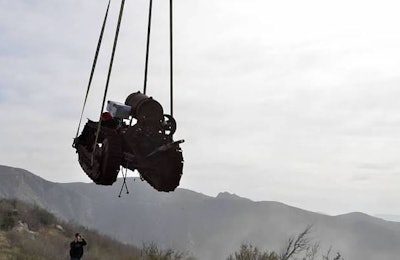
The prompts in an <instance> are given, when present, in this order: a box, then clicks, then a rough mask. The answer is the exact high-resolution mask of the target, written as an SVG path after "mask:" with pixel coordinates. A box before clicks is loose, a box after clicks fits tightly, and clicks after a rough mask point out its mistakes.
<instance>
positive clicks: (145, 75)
mask: <svg viewBox="0 0 400 260" xmlns="http://www.w3.org/2000/svg"><path fill="white" fill-rule="evenodd" d="M152 9H153V0H150V2H149V20H148V23H147V43H146V60H145V66H144V84H143V94H144V95H146V87H147V72H148V66H149V49H150V32H151V13H152Z"/></svg>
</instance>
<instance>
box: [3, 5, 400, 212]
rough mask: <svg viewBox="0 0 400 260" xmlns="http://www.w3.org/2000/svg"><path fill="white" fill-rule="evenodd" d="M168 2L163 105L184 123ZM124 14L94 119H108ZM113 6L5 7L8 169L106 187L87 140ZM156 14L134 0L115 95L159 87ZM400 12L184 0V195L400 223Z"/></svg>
mask: <svg viewBox="0 0 400 260" xmlns="http://www.w3.org/2000/svg"><path fill="white" fill-rule="evenodd" d="M167 3H168V1H166V0H163V1H160V0H158V1H154V11H153V18H154V20H153V28H152V33H153V34H152V42H151V51H150V68H149V81H148V94H149V95H151V96H153V97H154V98H155V99H156V100H158V101H160V103H161V104H162V105H163V106H164V108H165V110H166V112H169V103H168V100H169V96H168V90H169V85H168V84H169V82H168V62H169V61H168V27H167V26H168V6H167ZM119 4H120V1H115V0H114V1H112V6H111V10H110V19H109V23H108V24H107V31H106V34H105V36H104V45H103V48H102V50H101V54H100V61H99V64H98V69H97V70H96V74H95V79H94V82H93V85H92V91H91V93H90V96H89V102H88V105H87V109H86V111H85V114H84V119H86V118H91V119H96V118H97V117H98V114H99V112H100V108H101V97H102V94H103V90H104V86H105V81H106V76H107V69H108V68H107V63H108V62H109V58H110V51H111V45H112V41H113V34H114V30H115V24H116V16H117V14H118V8H119ZM106 5H107V1H106V0H85V1H82V0H63V1H61V0H40V1H33V0H12V1H11V0H0V114H1V118H2V124H1V126H0V164H4V165H8V166H14V167H21V168H24V169H27V170H29V171H31V172H33V173H35V174H37V175H39V176H41V177H43V178H45V179H47V180H50V181H55V182H90V180H89V178H88V177H87V176H86V175H85V173H84V172H83V171H82V170H81V169H80V167H79V164H78V161H77V155H76V154H75V150H74V149H73V148H72V147H71V144H72V139H73V137H74V136H75V132H76V130H77V126H78V121H79V115H80V110H81V108H82V102H83V98H84V94H85V90H86V86H87V82H88V78H89V72H90V67H91V63H92V60H93V56H94V52H95V47H96V44H97V39H98V35H99V32H100V27H101V23H102V19H103V15H104V12H105V8H106ZM147 5H148V1H147V0H146V1H145V0H135V1H134V0H127V1H126V5H125V12H124V17H123V20H122V25H121V26H122V27H121V31H120V39H119V43H118V47H117V53H116V57H115V63H114V68H113V73H112V77H111V81H110V90H109V93H108V96H107V99H111V100H115V101H120V102H123V101H124V100H125V97H126V96H127V95H129V94H130V93H132V92H136V91H138V90H142V88H143V68H144V57H145V36H146V30H147V28H146V19H147V9H148V6H147ZM399 7H400V4H398V3H397V1H386V0H383V1H368V0H367V1H365V0H364V1H356V0H346V1H344V0H343V1H342V0H337V1H320V0H319V1H317V0H315V1H311V0H304V1H296V0H284V1H265V0H251V1H243V0H241V1H238V0H175V1H174V15H175V17H174V32H175V35H174V36H175V38H174V42H175V46H174V47H175V49H174V52H175V57H174V59H175V68H174V69H175V97H174V117H175V118H176V120H177V122H178V131H177V133H176V134H175V139H185V141H186V142H185V143H184V144H183V145H182V148H183V152H184V158H185V165H184V175H183V176H182V180H181V185H180V187H183V188H188V189H192V190H195V191H198V192H201V193H204V194H207V195H212V196H215V195H216V194H218V193H219V192H222V191H228V192H231V193H236V194H238V195H239V196H243V197H247V198H250V199H253V200H274V201H280V202H283V203H286V204H289V205H292V206H296V207H300V208H303V209H307V210H311V211H317V212H324V213H327V214H341V213H347V212H352V211H362V212H365V213H368V214H372V215H374V214H379V213H386V214H400V208H399V206H398V205H399V204H400V102H399V98H400V85H399V83H400V33H399V28H398V25H399V24H400V16H399V15H398V10H399ZM130 176H137V175H136V174H135V173H132V172H131V173H130ZM130 185H133V189H134V184H132V183H131V184H130ZM155 192H156V191H155Z"/></svg>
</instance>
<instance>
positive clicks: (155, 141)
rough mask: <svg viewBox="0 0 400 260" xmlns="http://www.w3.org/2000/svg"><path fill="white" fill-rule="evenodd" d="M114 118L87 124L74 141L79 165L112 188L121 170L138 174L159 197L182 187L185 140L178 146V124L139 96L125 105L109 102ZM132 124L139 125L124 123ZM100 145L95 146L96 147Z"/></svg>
mask: <svg viewBox="0 0 400 260" xmlns="http://www.w3.org/2000/svg"><path fill="white" fill-rule="evenodd" d="M107 110H108V111H109V114H110V115H111V117H108V118H104V119H103V118H102V119H101V120H100V127H99V131H96V129H97V128H98V124H99V123H98V122H93V121H90V120H89V121H88V122H87V123H86V125H85V127H84V129H83V131H82V133H81V135H79V136H78V137H77V138H75V141H74V147H75V149H76V151H77V153H78V160H79V164H80V165H81V167H82V169H83V170H84V171H85V173H86V174H87V175H88V176H89V177H90V178H91V179H92V180H93V181H94V182H95V183H96V184H100V185H112V184H113V183H114V182H115V181H116V179H117V176H118V173H119V170H120V167H121V166H122V167H125V168H128V169H130V170H132V171H134V170H137V171H138V172H139V174H140V176H141V177H142V178H143V179H144V180H146V181H147V182H148V183H149V184H150V185H151V186H152V187H154V188H155V189H156V190H158V191H165V192H169V191H173V190H175V189H176V187H178V186H179V182H180V179H181V176H182V169H183V156H182V150H181V148H180V146H179V144H180V143H182V142H183V140H179V141H174V140H173V134H174V133H175V131H176V122H175V119H174V118H173V117H172V116H170V115H166V114H164V112H163V108H162V106H161V105H160V103H158V102H157V101H156V100H154V99H153V98H151V97H148V96H146V95H144V94H142V93H140V92H136V93H132V94H131V95H129V96H128V97H127V98H126V100H125V104H121V103H117V102H112V101H109V104H108V106H107ZM129 119H130V121H133V119H136V123H135V124H131V123H130V122H129V123H128V124H127V123H126V121H128V120H129ZM97 133H98V136H97V138H96V134H97ZM96 140H97V141H96Z"/></svg>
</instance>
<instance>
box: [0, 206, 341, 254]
mask: <svg viewBox="0 0 400 260" xmlns="http://www.w3.org/2000/svg"><path fill="white" fill-rule="evenodd" d="M310 231H311V227H310V226H309V227H307V228H306V229H305V230H304V231H303V232H301V233H299V234H298V235H296V236H293V237H290V238H289V239H288V240H287V242H286V244H285V245H284V246H283V247H282V250H281V251H280V252H274V251H261V250H259V249H258V248H257V247H255V246H253V245H251V244H242V245H241V246H240V248H239V249H238V251H236V252H234V253H233V254H231V255H229V256H228V258H227V260H344V259H343V258H342V256H341V255H340V254H339V253H336V255H331V250H329V251H328V252H327V253H325V254H322V253H320V252H319V251H320V250H319V249H320V248H319V243H313V242H312V240H311V239H310V236H309V234H310ZM76 232H79V233H81V234H83V236H84V237H85V239H86V240H87V242H88V245H87V246H86V247H85V253H84V258H85V259H86V260H102V259H117V260H194V259H195V258H194V257H191V256H188V254H186V253H183V252H179V251H176V250H173V249H166V250H162V249H160V248H159V247H158V246H157V245H156V244H155V243H144V244H143V245H142V248H141V249H139V248H137V247H135V246H132V245H126V244H122V243H120V242H118V241H116V240H114V239H111V238H109V237H107V236H104V235H101V234H99V233H98V232H96V231H92V230H89V229H87V228H84V227H81V226H78V225H76V224H72V223H66V222H63V221H60V220H58V219H57V218H56V217H55V216H54V215H53V214H51V213H49V212H48V211H46V210H44V209H42V208H40V207H38V206H34V205H30V204H26V203H24V202H21V201H17V200H6V199H0V259H1V260H3V259H5V260H8V259H10V260H19V259H21V260H39V259H69V243H70V242H71V241H72V239H73V236H74V234H75V233H76Z"/></svg>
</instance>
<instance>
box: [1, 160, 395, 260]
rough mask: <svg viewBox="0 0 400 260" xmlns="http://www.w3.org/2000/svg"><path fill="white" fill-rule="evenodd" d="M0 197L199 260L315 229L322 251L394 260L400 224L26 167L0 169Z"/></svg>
mask: <svg viewBox="0 0 400 260" xmlns="http://www.w3.org/2000/svg"><path fill="white" fill-rule="evenodd" d="M0 178H1V180H2V181H1V182H0V197H7V198H19V199H22V200H24V201H28V202H34V203H37V204H38V205H41V206H43V207H45V208H47V209H49V210H50V211H51V212H53V213H55V214H56V215H57V216H59V217H62V218H64V219H68V220H73V221H76V222H77V223H80V224H82V225H84V226H87V227H89V228H94V229H97V230H100V231H101V232H104V233H105V234H108V235H110V236H112V237H115V238H117V239H118V240H120V241H124V242H128V243H132V244H136V245H140V244H141V243H142V242H147V241H154V242H156V243H157V244H158V245H160V246H161V247H163V248H169V247H171V248H176V249H178V250H182V251H189V252H192V253H193V254H194V256H196V257H197V258H198V259H206V260H207V259H225V258H226V257H227V256H228V255H229V254H230V253H232V252H234V251H235V250H236V249H237V248H239V246H240V244H241V243H242V242H250V243H252V244H253V245H256V246H258V247H259V248H260V249H269V250H274V251H280V249H281V248H280V247H281V245H283V244H284V242H285V241H286V240H287V238H288V237H290V236H291V235H293V234H295V233H298V232H299V231H301V230H303V229H304V228H305V227H306V226H307V225H309V224H312V225H313V230H314V232H313V237H315V239H317V240H320V241H321V246H322V247H323V249H322V250H323V251H324V250H326V249H327V248H329V247H330V246H333V248H334V249H335V250H338V251H340V253H341V254H342V256H343V257H344V258H345V259H346V260H366V259H397V258H398V255H400V249H399V247H398V244H400V223H395V222H389V221H385V220H382V219H379V218H374V217H371V216H368V215H365V214H362V213H350V214H345V215H340V216H327V215H323V214H317V213H314V212H309V211H305V210H302V209H298V208H294V207H290V206H288V205H285V204H282V203H279V202H272V201H262V202H254V201H251V200H248V199H245V198H241V197H238V196H236V195H232V194H229V193H221V194H219V195H218V196H217V197H215V198H214V197H210V196H206V195H203V194H200V193H196V192H193V191H190V190H185V189H177V191H175V192H173V193H160V192H157V191H155V190H154V189H152V188H151V187H150V186H149V185H148V184H147V183H145V182H141V181H139V180H135V181H134V180H133V179H128V180H127V181H128V187H129V190H130V194H123V195H122V197H121V198H118V193H119V190H120V188H121V185H122V182H121V180H119V181H118V182H117V183H115V184H114V185H113V186H111V187H104V186H97V185H94V184H87V183H64V184H61V183H52V182H48V181H45V180H43V179H41V178H40V177H38V176H35V175H33V174H32V173H29V172H27V171H25V170H22V169H16V168H11V167H5V166H0Z"/></svg>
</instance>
